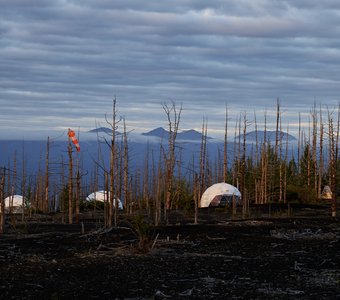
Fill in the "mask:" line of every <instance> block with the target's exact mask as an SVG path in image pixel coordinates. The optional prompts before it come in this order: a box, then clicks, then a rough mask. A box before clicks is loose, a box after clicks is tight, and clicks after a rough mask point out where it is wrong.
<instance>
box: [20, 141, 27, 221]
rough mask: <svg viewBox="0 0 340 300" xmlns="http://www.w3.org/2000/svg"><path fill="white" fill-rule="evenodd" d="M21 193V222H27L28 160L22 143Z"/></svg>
mask: <svg viewBox="0 0 340 300" xmlns="http://www.w3.org/2000/svg"><path fill="white" fill-rule="evenodd" d="M21 193H22V201H23V203H22V208H23V209H22V211H21V221H22V222H23V221H24V220H25V199H26V160H25V143H24V142H23V143H22V169H21Z"/></svg>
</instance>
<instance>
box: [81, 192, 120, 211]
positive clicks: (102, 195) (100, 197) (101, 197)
mask: <svg viewBox="0 0 340 300" xmlns="http://www.w3.org/2000/svg"><path fill="white" fill-rule="evenodd" d="M106 198H107V199H108V200H109V199H110V192H109V196H108V197H107V195H106V191H96V192H93V193H91V194H90V195H88V196H87V197H86V201H100V202H104V201H105V199H106ZM115 199H117V200H118V208H119V209H123V203H122V201H121V200H120V199H119V198H116V197H115ZM113 205H116V201H113Z"/></svg>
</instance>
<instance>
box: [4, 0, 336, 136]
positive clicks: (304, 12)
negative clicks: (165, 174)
mask: <svg viewBox="0 0 340 300" xmlns="http://www.w3.org/2000/svg"><path fill="white" fill-rule="evenodd" d="M0 4H1V10H0V36H1V40H0V105H1V110H0V117H1V119H0V134H3V132H15V131H19V132H21V135H23V136H25V135H26V134H27V135H28V134H29V133H31V132H36V131H40V130H42V128H45V129H46V132H48V131H50V130H56V131H62V130H64V129H65V128H67V127H77V128H79V127H80V128H82V129H83V130H87V129H90V128H93V126H94V125H95V122H96V121H100V122H105V120H104V119H105V118H104V116H105V114H110V112H111V111H112V106H111V105H112V98H113V97H114V96H116V97H117V101H118V102H117V103H118V112H119V114H122V115H124V116H125V117H126V122H127V125H128V126H130V127H131V128H137V129H140V130H147V129H150V128H154V127H156V126H162V125H164V126H165V125H166V118H165V116H164V112H163V110H162V106H161V103H162V102H165V101H171V100H174V101H176V103H178V104H182V105H183V115H182V127H184V128H186V129H187V128H200V127H201V123H202V117H203V116H205V117H207V118H208V119H209V124H210V126H211V127H212V129H213V130H219V129H220V130H223V123H224V109H225V103H226V102H227V103H228V107H229V109H230V112H231V115H232V114H234V117H231V118H234V120H236V118H237V115H238V114H239V113H240V112H242V111H248V112H249V114H253V111H254V110H256V111H259V114H263V111H265V110H267V109H269V110H270V109H273V110H275V103H276V99H277V98H280V101H281V105H282V107H283V108H284V111H285V112H286V117H287V118H291V119H292V120H291V121H290V123H294V122H296V119H297V117H298V115H297V114H298V112H306V113H308V112H309V111H310V108H311V107H312V105H313V103H314V102H316V103H317V104H320V105H324V106H327V107H329V106H337V105H338V103H339V99H340V93H339V92H340V85H339V83H340V74H339V72H338V70H339V69H340V39H339V37H340V23H339V21H338V20H339V17H340V3H339V2H338V1H330V0H329V1H313V0H308V1H307V0H305V1H298V0H291V1H271V0H258V1H253V0H252V1H251V0H234V1H209V2H207V1H194V0H192V1H190V0H181V1H137V0H136V1H132V0H131V1H128V0H121V1H109V0H97V1H94V0H78V1H71V0H50V1H48V0H44V1H37V0H34V1H31V0H1V1H0ZM293 113H296V116H295V119H294V114H293Z"/></svg>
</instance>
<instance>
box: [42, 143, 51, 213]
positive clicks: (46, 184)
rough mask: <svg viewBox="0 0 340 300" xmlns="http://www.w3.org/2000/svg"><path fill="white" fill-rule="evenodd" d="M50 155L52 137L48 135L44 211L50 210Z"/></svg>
mask: <svg viewBox="0 0 340 300" xmlns="http://www.w3.org/2000/svg"><path fill="white" fill-rule="evenodd" d="M49 156H50V137H47V143H46V158H45V200H44V204H43V211H44V212H47V210H48V195H49V182H50V181H49Z"/></svg>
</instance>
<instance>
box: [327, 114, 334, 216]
mask: <svg viewBox="0 0 340 300" xmlns="http://www.w3.org/2000/svg"><path fill="white" fill-rule="evenodd" d="M328 134H329V148H330V149H329V151H330V152H329V156H330V159H329V181H330V187H331V191H332V208H331V210H332V217H336V158H335V139H334V126H333V118H332V116H331V113H330V112H329V111H328Z"/></svg>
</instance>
